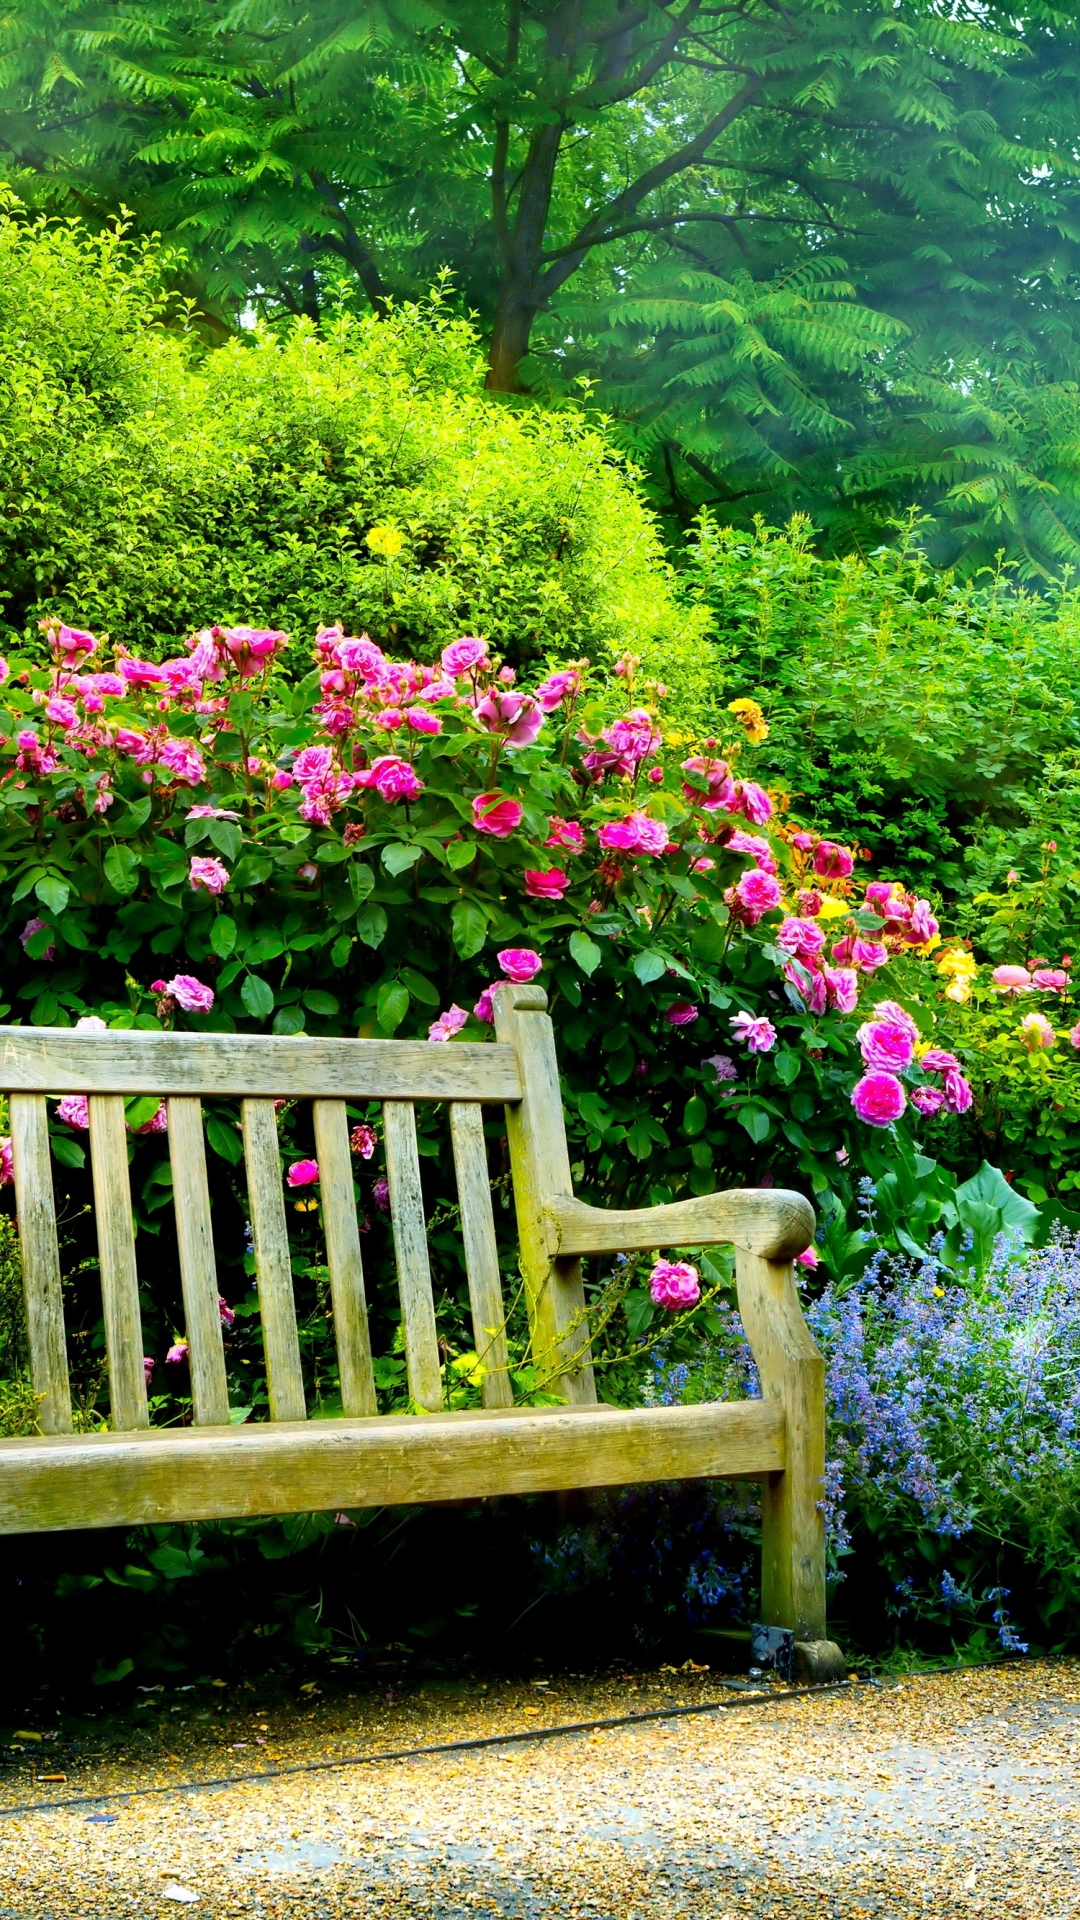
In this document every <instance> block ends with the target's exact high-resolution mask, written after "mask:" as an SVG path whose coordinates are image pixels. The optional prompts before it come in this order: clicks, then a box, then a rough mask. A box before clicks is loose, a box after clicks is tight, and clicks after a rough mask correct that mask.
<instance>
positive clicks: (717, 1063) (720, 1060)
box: [701, 1053, 739, 1081]
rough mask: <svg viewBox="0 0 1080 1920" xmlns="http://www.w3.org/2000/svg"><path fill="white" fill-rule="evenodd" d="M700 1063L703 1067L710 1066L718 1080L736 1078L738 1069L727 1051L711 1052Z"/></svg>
mask: <svg viewBox="0 0 1080 1920" xmlns="http://www.w3.org/2000/svg"><path fill="white" fill-rule="evenodd" d="M701 1065H702V1068H703V1069H704V1068H705V1067H711V1068H712V1070H713V1072H714V1073H715V1075H716V1078H717V1080H718V1081H724V1080H737V1079H738V1077H739V1069H738V1067H737V1066H736V1065H735V1062H734V1060H733V1059H732V1058H731V1055H730V1054H728V1053H711V1054H710V1055H709V1057H708V1059H707V1060H703V1061H702V1063H701Z"/></svg>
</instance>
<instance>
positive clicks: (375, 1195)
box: [371, 1180, 390, 1213]
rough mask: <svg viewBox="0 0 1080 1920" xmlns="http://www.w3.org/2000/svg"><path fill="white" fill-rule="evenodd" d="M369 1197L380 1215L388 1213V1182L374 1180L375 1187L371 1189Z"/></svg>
mask: <svg viewBox="0 0 1080 1920" xmlns="http://www.w3.org/2000/svg"><path fill="white" fill-rule="evenodd" d="M371 1197H372V1199H373V1200H374V1202H375V1205H376V1206H377V1207H378V1209H379V1212H380V1213H389V1211H390V1182H389V1181H388V1180H376V1182H375V1185H374V1186H373V1187H372V1189H371Z"/></svg>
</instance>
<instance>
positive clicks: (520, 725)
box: [474, 692, 544, 747]
mask: <svg viewBox="0 0 1080 1920" xmlns="http://www.w3.org/2000/svg"><path fill="white" fill-rule="evenodd" d="M474 712H475V714H476V717H477V719H478V720H479V721H480V722H481V723H482V724H483V725H484V726H485V727H486V728H487V730H488V732H489V733H503V734H505V735H506V742H507V745H508V746H511V747H531V746H532V744H533V741H534V740H535V739H536V736H537V734H538V733H539V732H540V729H541V727H542V726H543V724H544V715H543V711H542V709H541V708H540V707H539V706H538V705H537V703H536V701H535V700H530V699H529V697H528V695H527V694H524V693H510V692H507V693H498V692H495V693H489V694H487V695H486V696H485V698H484V699H483V700H480V701H477V702H476V704H475V706H474Z"/></svg>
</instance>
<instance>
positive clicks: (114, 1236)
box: [89, 1036, 150, 1432]
mask: <svg viewBox="0 0 1080 1920" xmlns="http://www.w3.org/2000/svg"><path fill="white" fill-rule="evenodd" d="M95 1037H96V1036H95ZM89 1108H90V1159H91V1163H92V1165H93V1170H94V1213H95V1219H96V1225H97V1237H98V1259H99V1261H100V1263H101V1303H102V1307H103V1309H104V1313H105V1350H106V1353H107V1355H108V1362H109V1419H110V1422H111V1424H112V1426H113V1427H114V1428H116V1429H117V1430H118V1431H120V1432H127V1431H128V1430H130V1429H131V1428H133V1427H146V1426H149V1424H150V1415H149V1412H148V1410H147V1405H146V1375H145V1373H144V1371H143V1336H142V1314H141V1312H140V1309H139V1276H138V1273H137V1271H136V1267H135V1230H134V1225H133V1222H132V1217H131V1182H130V1180H129V1178H128V1157H127V1143H128V1136H127V1125H126V1122H125V1119H124V1102H123V1100H122V1098H121V1097H120V1095H119V1094H114V1093H92V1094H91V1095H90V1101H89Z"/></svg>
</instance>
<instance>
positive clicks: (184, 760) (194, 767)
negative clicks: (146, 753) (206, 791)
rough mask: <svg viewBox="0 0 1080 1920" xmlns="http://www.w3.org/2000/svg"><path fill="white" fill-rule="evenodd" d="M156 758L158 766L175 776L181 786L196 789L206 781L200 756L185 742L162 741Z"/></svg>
mask: <svg viewBox="0 0 1080 1920" xmlns="http://www.w3.org/2000/svg"><path fill="white" fill-rule="evenodd" d="M156 758H157V762H158V765H159V766H162V767H164V768H165V769H166V771H167V772H168V773H171V774H173V775H175V777H176V779H177V780H178V781H179V782H180V783H181V785H182V786H186V787H197V786H200V785H201V784H202V782H203V781H204V780H205V779H206V766H205V763H204V761H203V757H202V754H201V753H199V751H198V750H197V748H195V747H193V746H191V744H190V743H189V742H188V741H187V740H163V741H162V743H161V746H160V747H159V748H158V751H157V755H156Z"/></svg>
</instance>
